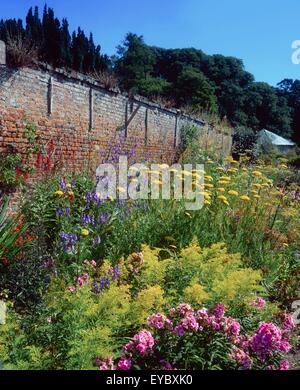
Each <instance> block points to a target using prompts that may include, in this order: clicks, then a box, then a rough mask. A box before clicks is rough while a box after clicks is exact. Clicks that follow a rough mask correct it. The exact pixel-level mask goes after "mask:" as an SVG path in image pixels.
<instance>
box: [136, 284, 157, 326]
mask: <svg viewBox="0 0 300 390" xmlns="http://www.w3.org/2000/svg"><path fill="white" fill-rule="evenodd" d="M163 295H164V292H163V290H162V288H161V287H160V286H158V285H156V286H150V287H147V288H145V289H144V290H142V291H140V292H139V293H138V295H137V297H136V298H135V299H134V300H133V302H132V304H131V310H130V313H129V316H130V322H131V323H132V324H139V325H145V324H146V322H147V321H146V320H147V317H149V315H150V314H151V313H155V312H159V311H161V310H162V309H163V306H164V304H165V300H164V297H163Z"/></svg>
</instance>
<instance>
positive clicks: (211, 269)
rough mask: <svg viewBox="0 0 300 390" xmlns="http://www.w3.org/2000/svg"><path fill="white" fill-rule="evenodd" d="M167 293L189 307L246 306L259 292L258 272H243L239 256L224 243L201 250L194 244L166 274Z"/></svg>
mask: <svg viewBox="0 0 300 390" xmlns="http://www.w3.org/2000/svg"><path fill="white" fill-rule="evenodd" d="M166 275H167V277H166V279H167V283H166V289H167V290H169V291H170V293H171V294H172V295H173V298H174V299H176V300H178V301H180V300H182V298H184V299H185V301H186V302H188V303H191V304H196V303H198V304H203V303H205V302H223V303H225V304H229V303H232V302H233V301H238V302H241V303H243V302H246V301H247V300H249V297H253V296H255V295H256V294H257V293H258V292H261V291H262V287H261V286H260V281H261V272H260V271H256V270H253V269H251V268H243V267H242V261H241V257H240V255H239V254H229V253H228V252H227V249H226V246H225V244H223V243H219V244H215V245H212V246H211V247H210V248H204V249H201V248H200V247H199V246H198V245H197V244H196V243H195V242H193V243H192V244H191V245H190V246H189V247H188V248H185V249H183V250H182V251H181V253H180V254H179V256H178V259H176V260H174V261H172V263H171V264H170V265H169V267H168V269H167V271H166Z"/></svg>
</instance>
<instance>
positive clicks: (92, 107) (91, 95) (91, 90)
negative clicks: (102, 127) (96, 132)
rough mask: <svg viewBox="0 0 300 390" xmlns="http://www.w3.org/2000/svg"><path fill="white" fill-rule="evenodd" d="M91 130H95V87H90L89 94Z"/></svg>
mask: <svg viewBox="0 0 300 390" xmlns="http://www.w3.org/2000/svg"><path fill="white" fill-rule="evenodd" d="M89 111H90V113H89V130H90V131H91V130H93V127H94V94H93V88H90V96H89Z"/></svg>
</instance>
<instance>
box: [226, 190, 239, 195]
mask: <svg viewBox="0 0 300 390" xmlns="http://www.w3.org/2000/svg"><path fill="white" fill-rule="evenodd" d="M228 194H229V195H232V196H239V193H238V192H237V191H235V190H230V191H228Z"/></svg>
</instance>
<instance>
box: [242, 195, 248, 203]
mask: <svg viewBox="0 0 300 390" xmlns="http://www.w3.org/2000/svg"><path fill="white" fill-rule="evenodd" d="M240 199H241V200H243V201H244V202H249V201H250V198H249V196H248V195H242V196H240Z"/></svg>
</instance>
